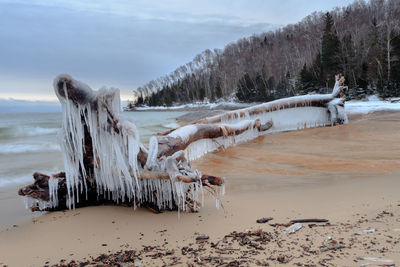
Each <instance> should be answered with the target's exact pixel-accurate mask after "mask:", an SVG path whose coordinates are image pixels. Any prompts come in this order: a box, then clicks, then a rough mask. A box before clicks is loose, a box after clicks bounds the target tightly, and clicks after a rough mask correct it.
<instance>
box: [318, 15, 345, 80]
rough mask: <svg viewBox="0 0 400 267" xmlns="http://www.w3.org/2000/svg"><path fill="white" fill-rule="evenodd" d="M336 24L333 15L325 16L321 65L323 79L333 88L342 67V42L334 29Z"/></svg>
mask: <svg viewBox="0 0 400 267" xmlns="http://www.w3.org/2000/svg"><path fill="white" fill-rule="evenodd" d="M333 26H334V22H333V18H332V16H331V14H330V13H329V12H327V13H326V14H325V28H324V33H323V35H322V47H321V63H322V71H323V79H324V81H325V82H326V86H328V87H329V86H332V85H333V83H334V79H333V77H334V76H335V74H338V73H341V72H342V69H341V66H340V40H339V38H338V36H337V34H336V31H334V29H333Z"/></svg>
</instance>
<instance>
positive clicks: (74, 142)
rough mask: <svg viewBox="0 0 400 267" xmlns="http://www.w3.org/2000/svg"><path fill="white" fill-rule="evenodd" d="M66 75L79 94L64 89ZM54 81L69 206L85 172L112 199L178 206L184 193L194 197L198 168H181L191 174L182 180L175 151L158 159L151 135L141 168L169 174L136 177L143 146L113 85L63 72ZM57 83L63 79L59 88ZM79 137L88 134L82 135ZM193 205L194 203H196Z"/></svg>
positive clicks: (81, 187) (82, 189)
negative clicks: (99, 85)
mask: <svg viewBox="0 0 400 267" xmlns="http://www.w3.org/2000/svg"><path fill="white" fill-rule="evenodd" d="M67 81H68V82H70V83H71V84H69V85H68V86H71V87H73V88H74V89H75V88H78V89H79V90H80V92H81V94H80V95H79V97H80V98H77V97H75V96H71V97H70V96H69V95H68V90H67ZM54 83H55V91H56V94H57V96H58V98H59V100H60V102H61V104H62V108H63V123H62V130H61V132H60V143H61V145H62V154H63V159H64V166H65V173H66V184H67V189H68V196H69V198H68V199H67V204H68V206H69V208H72V207H74V205H75V202H79V196H80V195H82V193H84V192H85V190H87V184H86V183H87V181H88V179H87V178H88V177H90V178H94V181H93V182H95V184H96V187H97V192H98V194H102V195H103V196H104V197H106V198H111V199H112V200H113V201H115V202H117V203H118V202H124V201H128V202H133V203H135V204H136V203H143V202H151V203H154V204H156V205H157V206H158V208H160V209H165V208H172V207H173V204H174V203H175V204H176V205H178V208H179V209H180V210H187V209H188V205H187V203H186V202H185V199H186V197H187V194H189V195H190V198H191V199H192V200H194V201H195V203H196V201H197V200H198V191H199V190H200V191H201V187H202V186H201V180H200V178H201V174H200V173H199V172H197V173H188V172H187V171H186V170H185V175H188V174H190V175H191V176H194V177H193V178H196V179H194V182H192V183H183V182H181V181H179V180H178V179H176V177H177V176H179V175H180V174H182V169H180V168H179V167H178V165H179V164H181V165H182V159H181V158H178V157H177V155H172V156H170V157H167V158H162V159H158V158H157V147H158V142H157V138H156V137H152V138H151V140H150V145H149V149H148V157H147V162H146V164H145V166H144V169H146V170H152V171H163V172H167V173H168V174H169V175H170V179H169V180H160V179H140V177H139V174H140V173H141V172H142V171H143V169H142V168H141V167H140V164H139V163H138V153H139V149H140V148H142V149H144V150H147V149H146V148H145V147H144V146H143V144H141V143H140V141H139V140H140V139H139V133H138V131H137V129H136V127H135V125H134V124H133V123H132V122H130V121H129V120H127V119H126V118H124V117H122V116H120V115H119V112H120V98H119V91H118V90H117V89H109V90H106V89H101V90H99V91H97V92H95V91H92V90H91V89H90V87H89V86H87V85H85V84H83V83H80V82H77V81H75V80H73V79H72V78H71V77H69V76H66V75H60V76H58V77H57V78H56V80H55V82H54ZM60 83H63V84H62V87H63V90H61V92H60V90H59V88H60ZM75 91H76V90H75ZM81 96H84V97H83V98H81ZM74 97H75V98H74ZM85 132H87V134H85ZM85 137H86V138H88V137H89V138H90V139H91V140H85ZM87 142H89V143H90V144H91V147H92V153H93V155H92V158H93V162H92V164H90V163H87V162H85V153H86V152H88V151H86V149H87V146H86V144H87ZM86 156H87V155H86ZM177 160H179V162H177ZM89 172H93V173H89ZM51 179H52V178H51ZM89 180H90V179H89ZM51 181H52V182H51V183H50V182H49V189H50V196H51V200H50V201H49V202H50V203H51V205H50V206H51V207H53V206H54V205H57V203H56V202H55V200H54V199H55V196H56V193H54V192H56V190H54V188H55V187H56V184H55V183H54V184H53V180H51ZM155 195H156V196H157V197H155ZM194 208H195V209H198V207H197V206H195V207H194Z"/></svg>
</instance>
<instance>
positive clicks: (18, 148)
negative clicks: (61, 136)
mask: <svg viewBox="0 0 400 267" xmlns="http://www.w3.org/2000/svg"><path fill="white" fill-rule="evenodd" d="M46 151H61V148H60V146H59V145H57V144H46V143H44V144H0V154H10V153H12V154H16V153H25V152H46Z"/></svg>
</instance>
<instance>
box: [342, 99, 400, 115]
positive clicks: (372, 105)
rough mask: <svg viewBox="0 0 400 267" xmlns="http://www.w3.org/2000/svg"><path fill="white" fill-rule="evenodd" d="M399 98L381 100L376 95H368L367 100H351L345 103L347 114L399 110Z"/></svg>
mask: <svg viewBox="0 0 400 267" xmlns="http://www.w3.org/2000/svg"><path fill="white" fill-rule="evenodd" d="M396 100H400V98H392V99H389V100H381V99H379V98H378V97H377V96H369V97H368V99H367V100H351V101H347V102H346V104H345V109H346V113H347V114H366V113H368V112H373V111H382V110H391V111H400V101H398V102H395V101H396Z"/></svg>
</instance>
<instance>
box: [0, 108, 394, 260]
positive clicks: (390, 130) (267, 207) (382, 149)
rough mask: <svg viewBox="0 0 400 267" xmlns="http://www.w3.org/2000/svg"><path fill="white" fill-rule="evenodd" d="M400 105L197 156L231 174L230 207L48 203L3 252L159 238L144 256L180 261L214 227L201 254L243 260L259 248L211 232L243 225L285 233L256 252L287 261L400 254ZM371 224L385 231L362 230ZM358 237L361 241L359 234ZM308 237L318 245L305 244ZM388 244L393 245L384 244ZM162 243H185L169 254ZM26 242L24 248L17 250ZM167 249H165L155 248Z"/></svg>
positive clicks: (41, 253) (90, 251)
mask: <svg viewBox="0 0 400 267" xmlns="http://www.w3.org/2000/svg"><path fill="white" fill-rule="evenodd" d="M399 114H400V113H398V112H397V113H396V112H377V113H372V114H367V115H360V116H359V117H352V122H351V123H350V124H347V125H341V126H336V127H320V128H312V129H306V130H302V131H293V132H284V133H279V134H274V135H267V136H263V137H260V138H258V139H256V140H255V141H253V142H250V143H246V144H241V145H238V146H236V147H232V148H228V149H227V150H225V151H219V152H216V153H212V154H208V155H206V156H205V157H203V158H202V159H200V160H198V161H195V162H193V165H194V167H195V168H198V169H199V170H200V171H202V172H204V173H211V174H214V175H222V176H225V177H226V181H227V188H226V192H227V193H226V196H225V197H224V199H223V205H224V210H225V211H222V210H216V209H215V202H214V200H213V199H212V197H210V196H207V197H206V199H205V207H203V208H202V209H201V210H200V212H199V213H181V214H180V217H178V213H177V212H164V213H162V214H158V215H157V214H152V213H150V212H149V211H147V210H145V209H138V210H136V211H133V209H132V208H126V207H118V206H97V207H88V208H81V209H77V210H72V211H63V212H52V213H47V214H44V215H41V216H38V217H35V218H32V219H30V220H29V221H26V222H24V223H21V224H20V225H18V227H9V228H7V229H3V230H0V251H2V253H1V254H2V255H0V262H1V263H3V264H7V265H9V266H21V265H22V266H37V265H44V264H45V263H46V262H47V261H49V263H50V264H56V263H59V262H60V260H61V259H65V260H66V261H70V260H83V259H84V258H86V259H89V256H93V257H97V256H98V255H100V254H101V253H106V254H109V253H114V252H117V251H119V250H121V249H123V250H135V251H136V252H138V253H139V252H140V251H141V250H143V246H156V247H157V248H158V249H159V250H157V249H153V250H151V251H147V252H142V254H141V256H140V257H139V258H140V261H141V262H142V263H143V264H144V265H146V264H154V265H162V264H163V261H164V262H166V263H173V262H174V259H173V257H176V259H178V258H179V261H180V262H181V263H182V264H186V263H187V262H189V263H196V262H195V261H196V260H197V258H196V257H195V256H194V254H193V253H187V254H186V255H182V252H181V250H182V248H183V247H185V246H187V247H188V248H193V249H194V250H198V249H199V248H200V246H201V245H200V244H198V243H197V242H196V240H195V238H196V237H198V236H199V235H207V236H209V240H208V241H207V242H205V244H204V246H203V248H204V249H205V250H204V251H203V250H201V251H197V252H196V253H197V254H198V257H200V259H203V260H204V259H205V258H206V257H208V256H210V255H213V256H212V257H214V256H215V257H217V256H216V255H219V256H218V257H233V258H234V259H235V260H238V259H240V257H242V256H243V255H242V253H243V252H244V251H250V252H246V253H252V252H251V251H254V248H252V249H248V248H246V246H244V247H243V246H240V245H238V243H237V242H236V241H231V243H232V246H235V247H234V248H235V250H232V251H231V252H232V254H229V255H224V254H223V253H222V254H221V253H219V254H218V253H217V252H216V251H215V249H214V248H212V247H211V242H214V243H216V242H218V240H222V239H223V238H224V236H225V235H229V234H230V233H231V232H233V231H238V232H242V233H244V232H245V231H246V229H250V230H257V229H262V231H264V232H266V233H271V234H274V233H277V235H276V236H274V238H273V239H271V240H272V241H271V242H267V243H266V244H259V245H261V246H263V247H264V248H265V250H262V251H260V253H259V254H257V255H254V259H257V260H260V262H261V260H265V261H266V262H267V263H269V264H270V265H271V264H272V265H275V264H278V263H279V261H278V257H279V255H283V256H285V257H286V259H288V257H289V256H290V255H291V254H293V255H296V257H297V256H298V257H300V256H301V255H303V254H302V253H306V254H309V255H308V256H307V255H303V257H300V258H294V259H291V260H290V261H289V264H294V263H296V262H301V263H304V264H306V263H307V262H308V263H310V264H311V263H313V264H318V262H319V261H321V260H322V259H323V258H326V256H327V254H331V255H333V259H332V260H330V261H329V262H330V263H334V264H336V265H343V264H347V265H357V266H359V265H360V264H361V262H362V263H366V262H368V261H361V260H357V257H366V256H370V257H378V256H379V257H384V258H389V259H391V260H393V261H395V262H397V263H399V262H400V253H397V252H390V250H393V251H397V250H399V251H400V245H399V243H398V242H397V243H395V242H394V241H391V243H388V242H387V241H388V240H389V241H390V239H393V240H396V239H397V240H398V239H399V238H400V232H398V231H394V230H393V229H398V228H399V229H400V206H398V205H400V196H399V194H398V188H399V187H400V179H398V177H400V144H399V143H396V142H395V140H399V138H400V116H399ZM357 116H358V115H357ZM3 207H4V206H3ZM7 208H8V209H10V208H11V209H12V208H13V207H10V206H9V207H7ZM383 211H386V212H388V213H389V214H391V213H392V214H393V216H390V215H387V214H384V216H383V217H382V218H380V219H376V217H377V216H378V215H379V214H381V213H382V212H383ZM262 217H273V218H274V220H272V221H271V222H269V223H287V222H288V221H290V220H292V219H296V218H316V217H319V218H326V219H329V221H330V223H331V224H333V225H336V226H337V227H336V226H335V227H317V228H315V229H314V228H309V227H307V225H306V224H305V225H303V229H301V230H299V231H298V232H296V233H294V234H293V235H290V236H286V235H284V234H283V232H284V230H285V227H272V226H270V225H269V224H268V223H267V224H257V223H256V220H257V219H259V218H262ZM365 220H367V221H365ZM360 221H362V222H360ZM347 224H348V225H347ZM367 228H374V229H376V232H375V233H369V234H368V235H360V236H358V235H356V236H354V233H358V232H360V231H362V230H365V229H367ZM328 236H332V238H333V239H334V240H336V241H338V242H343V243H344V244H345V245H346V246H347V248H343V250H338V251H332V252H329V253H322V252H320V251H319V247H320V246H325V245H327V241H326V238H327V237H328ZM387 236H392V238H389V237H387ZM307 238H308V239H309V240H312V241H313V245H311V244H310V243H309V241H307V240H306V239H307ZM354 238H356V239H357V240H358V241H357V242H355V243H354V242H353V243H351V240H352V239H354ZM374 238H375V239H374ZM341 239H342V240H341ZM371 241H373V242H375V245H374V244H371V243H370V242H371ZM166 242H167V243H168V244H166ZM293 242H297V244H294V243H293ZM279 243H281V246H282V247H279V246H278V245H277V244H279ZM364 243H368V244H369V245H368V246H369V247H370V248H367V246H364V245H363V244H364ZM104 244H105V245H104ZM350 245H351V246H350ZM304 246H308V247H309V249H310V250H312V251H317V252H316V253H310V252H304V251H303V249H302V247H304ZM385 247H387V248H388V250H384V252H379V250H381V249H382V248H385ZM372 248H374V249H377V251H372V250H371V249H372ZM162 249H166V250H172V249H174V251H175V252H174V253H173V254H170V255H164V254H166V252H165V251H164V252H162ZM237 249H239V250H237ZM299 249H300V252H299V251H298V250H299ZM21 250H22V251H24V252H23V254H21V253H20V252H18V253H17V251H21ZM255 251H257V250H255ZM381 251H382V250H381ZM161 252H162V253H164V254H163V255H164V256H162V257H161V256H160V257H156V258H152V257H147V256H146V255H153V254H156V253H161ZM299 253H300V254H299ZM342 254H343V255H342ZM21 255H23V257H21ZM246 255H248V254H246ZM176 259H175V260H176ZM303 259H304V261H303ZM241 260H244V259H241ZM247 260H248V259H247ZM354 260H357V263H355V262H354ZM225 261H227V260H225ZM359 262H360V263H359ZM204 263H205V264H207V262H206V261H204ZM212 263H213V264H214V262H212ZM209 264H211V263H209ZM251 264H256V263H255V262H252V263H251Z"/></svg>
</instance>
